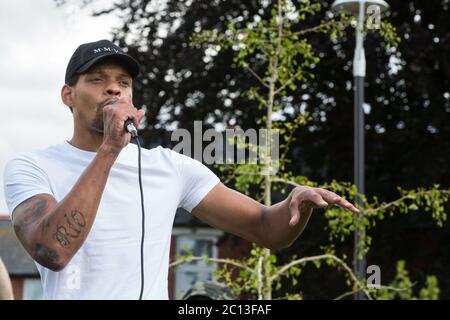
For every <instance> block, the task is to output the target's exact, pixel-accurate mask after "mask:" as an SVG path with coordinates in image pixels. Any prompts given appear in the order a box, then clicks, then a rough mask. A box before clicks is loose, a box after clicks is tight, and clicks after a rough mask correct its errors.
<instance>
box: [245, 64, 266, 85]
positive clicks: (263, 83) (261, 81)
mask: <svg viewBox="0 0 450 320" xmlns="http://www.w3.org/2000/svg"><path fill="white" fill-rule="evenodd" d="M247 70H248V71H250V73H251V74H252V75H253V76H254V77H255V78H256V79H258V81H259V82H260V83H261V84H262V85H263V86H264V87H266V88H269V84H268V83H266V82H265V81H264V80H263V79H261V77H260V76H258V74H257V73H256V72H255V71H253V69H252V68H250V67H247Z"/></svg>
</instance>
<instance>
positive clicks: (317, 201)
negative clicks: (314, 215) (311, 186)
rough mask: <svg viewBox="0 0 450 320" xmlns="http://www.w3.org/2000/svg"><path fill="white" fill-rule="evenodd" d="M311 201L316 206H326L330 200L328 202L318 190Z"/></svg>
mask: <svg viewBox="0 0 450 320" xmlns="http://www.w3.org/2000/svg"><path fill="white" fill-rule="evenodd" d="M310 202H311V203H312V204H313V206H314V207H316V208H325V207H326V206H328V202H326V201H325V200H324V199H323V197H322V196H321V195H320V194H319V193H316V192H315V193H314V194H313V195H312V196H311V199H310Z"/></svg>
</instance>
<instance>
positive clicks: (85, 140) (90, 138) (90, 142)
mask: <svg viewBox="0 0 450 320" xmlns="http://www.w3.org/2000/svg"><path fill="white" fill-rule="evenodd" d="M102 142H103V134H102V133H94V134H92V133H87V132H86V133H85V134H77V133H74V134H73V136H72V139H70V141H69V143H70V144H71V145H72V146H74V147H76V148H78V149H81V150H85V151H91V152H97V150H98V149H99V148H100V146H101V145H102Z"/></svg>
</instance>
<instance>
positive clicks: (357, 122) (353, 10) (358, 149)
mask: <svg viewBox="0 0 450 320" xmlns="http://www.w3.org/2000/svg"><path fill="white" fill-rule="evenodd" d="M370 6H378V8H379V12H383V11H386V10H387V9H388V8H389V5H388V4H387V3H386V2H385V1H383V0H336V1H334V3H333V4H332V6H331V7H332V8H333V9H334V10H335V11H340V10H342V11H344V12H345V13H346V14H350V15H357V16H358V24H357V27H356V45H355V53H354V57H353V78H354V115H355V116H354V179H355V185H356V187H357V188H358V191H359V192H360V193H361V194H364V193H365V190H364V109H363V104H364V78H365V76H366V57H365V52H364V20H365V13H366V11H367V8H368V7H370ZM355 200H356V202H357V203H358V204H359V205H360V207H363V203H362V200H361V199H360V198H359V197H357V199H355ZM364 233H365V230H364V228H357V229H356V230H355V239H354V251H353V270H354V272H355V275H356V276H357V277H358V279H359V280H360V281H362V280H363V279H365V278H366V259H365V256H364V253H363V252H362V248H361V246H360V240H361V239H362V238H363V237H364ZM354 298H355V299H357V300H362V299H364V295H363V293H362V292H361V291H358V292H356V293H355V296H354Z"/></svg>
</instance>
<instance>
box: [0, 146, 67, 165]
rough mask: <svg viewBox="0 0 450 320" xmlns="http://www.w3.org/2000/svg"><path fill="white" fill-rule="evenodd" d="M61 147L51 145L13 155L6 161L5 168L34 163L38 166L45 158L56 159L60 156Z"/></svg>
mask: <svg viewBox="0 0 450 320" xmlns="http://www.w3.org/2000/svg"><path fill="white" fill-rule="evenodd" d="M60 148H61V146H60V145H57V144H55V145H50V146H47V147H44V148H36V149H32V150H27V151H20V152H17V153H15V154H14V155H12V156H11V157H9V158H8V160H7V161H6V165H5V167H8V166H11V165H14V164H16V163H23V162H27V163H34V164H37V163H39V162H40V161H41V159H43V158H47V159H48V158H50V159H51V158H55V157H57V156H58V154H61V152H60V151H61V149H60Z"/></svg>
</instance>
